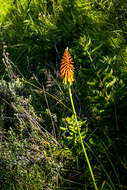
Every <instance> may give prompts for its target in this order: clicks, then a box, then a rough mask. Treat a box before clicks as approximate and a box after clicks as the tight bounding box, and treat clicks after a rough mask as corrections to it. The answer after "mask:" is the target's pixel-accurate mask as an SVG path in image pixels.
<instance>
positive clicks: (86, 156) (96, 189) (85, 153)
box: [69, 85, 98, 190]
mask: <svg viewBox="0 0 127 190" xmlns="http://www.w3.org/2000/svg"><path fill="white" fill-rule="evenodd" d="M69 95H70V100H71V105H72V109H73V113H74V116H75V120H76V124H77V127H78V133H79V137H80V141H81V145H82V149H83V152H84V155H85V158H86V161H87V164H88V167H89V170H90V174H91V177H92V180H93V184H94V188H95V190H98V188H97V185H96V181H95V177H94V174H93V170H92V167H91V164H90V161H89V158H88V155H87V152H86V149H85V146H84V143H83V139H82V135H81V132H80V128H79V124H78V119H77V114H76V111H75V106H74V102H73V98H72V93H71V87H70V85H69Z"/></svg>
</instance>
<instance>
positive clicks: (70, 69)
mask: <svg viewBox="0 0 127 190" xmlns="http://www.w3.org/2000/svg"><path fill="white" fill-rule="evenodd" d="M60 70H61V78H62V79H63V83H64V84H67V83H69V84H70V85H72V82H73V81H74V62H73V61H72V57H71V55H70V54H69V51H68V47H67V48H66V49H65V51H64V55H63V57H62V60H61V67H60Z"/></svg>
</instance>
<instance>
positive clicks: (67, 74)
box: [61, 48, 98, 190]
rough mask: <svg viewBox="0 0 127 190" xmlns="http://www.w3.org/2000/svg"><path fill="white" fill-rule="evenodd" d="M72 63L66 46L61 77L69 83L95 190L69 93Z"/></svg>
mask: <svg viewBox="0 0 127 190" xmlns="http://www.w3.org/2000/svg"><path fill="white" fill-rule="evenodd" d="M73 64H74V63H73V62H72V58H71V56H70V55H69V52H68V48H67V49H66V50H65V52H64V55H63V59H62V62H61V77H62V78H63V83H65V84H68V85H69V96H70V100H71V105H72V109H73V114H74V119H75V123H76V127H77V131H78V135H79V138H80V142H81V145H82V149H83V152H84V155H85V159H86V161H87V164H88V167H89V170H90V174H91V177H92V180H93V184H94V188H95V190H97V189H98V188H97V185H96V182H95V177H94V174H93V170H92V167H91V164H90V161H89V158H88V155H87V152H86V148H85V146H84V142H83V138H82V135H81V132H80V127H81V126H80V125H79V123H78V119H77V114H76V111H75V107H74V103H73V98H72V93H71V85H72V82H73V80H74V67H73ZM73 127H74V128H75V126H73ZM74 130H75V129H74Z"/></svg>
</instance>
